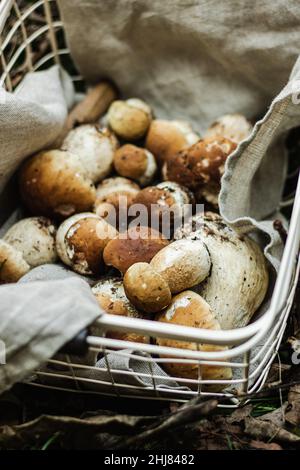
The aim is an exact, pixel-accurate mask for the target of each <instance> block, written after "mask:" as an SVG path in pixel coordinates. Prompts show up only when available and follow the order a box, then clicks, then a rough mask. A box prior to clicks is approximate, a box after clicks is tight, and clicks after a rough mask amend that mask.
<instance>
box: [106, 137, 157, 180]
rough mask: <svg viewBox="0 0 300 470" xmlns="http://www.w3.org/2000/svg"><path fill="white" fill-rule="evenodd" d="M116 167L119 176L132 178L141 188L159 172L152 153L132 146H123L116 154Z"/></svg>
mask: <svg viewBox="0 0 300 470" xmlns="http://www.w3.org/2000/svg"><path fill="white" fill-rule="evenodd" d="M114 167H115V170H116V172H117V173H118V174H119V175H121V176H126V177H127V178H131V179H133V180H135V181H137V182H138V183H139V184H140V185H141V186H146V185H147V184H149V183H150V182H151V181H152V179H153V177H154V175H155V173H156V170H157V165H156V161H155V158H154V156H153V155H152V153H151V152H149V150H146V149H143V148H141V147H136V146H135V145H131V144H126V145H123V146H122V147H120V148H119V149H118V150H117V151H116V152H115V155H114Z"/></svg>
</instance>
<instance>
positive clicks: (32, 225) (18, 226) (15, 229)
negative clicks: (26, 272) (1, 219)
mask: <svg viewBox="0 0 300 470" xmlns="http://www.w3.org/2000/svg"><path fill="white" fill-rule="evenodd" d="M55 236H56V228H55V226H54V225H53V223H52V222H51V220H50V219H47V218H46V217H28V218H26V219H23V220H20V221H19V222H17V223H15V224H14V225H13V226H12V227H10V229H9V230H8V231H7V232H6V234H5V236H4V238H3V240H4V241H6V242H7V243H9V244H10V245H11V246H13V247H14V248H16V249H17V250H18V251H20V252H21V253H22V254H23V258H24V260H25V261H26V262H27V263H28V264H29V266H30V267H31V268H34V267H36V266H40V265H42V264H46V263H55V261H56V259H57V253H56V247H55Z"/></svg>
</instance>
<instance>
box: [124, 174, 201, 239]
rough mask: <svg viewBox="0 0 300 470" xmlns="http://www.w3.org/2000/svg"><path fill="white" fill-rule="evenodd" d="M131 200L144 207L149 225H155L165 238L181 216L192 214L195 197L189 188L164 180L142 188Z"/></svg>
mask: <svg viewBox="0 0 300 470" xmlns="http://www.w3.org/2000/svg"><path fill="white" fill-rule="evenodd" d="M133 202H134V204H137V205H141V206H142V207H143V209H146V214H147V216H148V224H149V225H150V224H151V225H152V226H157V228H159V229H160V230H161V232H162V233H163V234H164V235H165V236H166V238H170V237H171V233H172V231H173V229H174V225H175V226H176V224H174V223H175V222H176V221H179V222H180V223H182V217H183V216H185V215H191V214H192V211H193V207H194V202H195V198H194V195H193V193H192V192H191V191H189V189H187V188H185V187H183V186H181V185H179V184H177V183H174V182H171V181H165V182H163V183H160V184H158V185H156V186H148V187H147V188H144V189H142V190H141V191H140V192H139V193H138V194H137V195H136V197H135V199H134V201H133ZM155 224H156V225H155Z"/></svg>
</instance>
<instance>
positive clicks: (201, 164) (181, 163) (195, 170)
mask: <svg viewBox="0 0 300 470" xmlns="http://www.w3.org/2000/svg"><path fill="white" fill-rule="evenodd" d="M235 148H236V144H235V143H234V142H232V141H231V140H229V139H225V138H223V137H221V138H220V137H219V138H213V139H203V140H199V142H197V143H196V144H195V145H192V146H191V147H189V148H187V149H185V150H182V151H181V152H178V153H177V154H176V156H175V157H174V158H172V161H171V160H169V161H168V162H167V164H166V177H167V178H168V179H169V180H171V181H176V182H177V183H179V184H182V185H184V186H186V187H187V188H189V189H191V190H192V191H194V192H197V196H198V199H200V198H201V197H204V198H205V199H206V200H207V201H208V202H210V203H211V204H213V205H217V204H218V196H219V192H220V188H221V177H222V176H223V174H224V167H225V162H226V159H227V157H228V156H229V155H230V154H231V153H232V152H233V151H234V150H235Z"/></svg>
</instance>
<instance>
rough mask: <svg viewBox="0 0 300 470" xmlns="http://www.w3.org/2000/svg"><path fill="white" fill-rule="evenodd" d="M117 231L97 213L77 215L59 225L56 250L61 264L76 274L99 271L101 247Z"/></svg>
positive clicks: (98, 272)
mask: <svg viewBox="0 0 300 470" xmlns="http://www.w3.org/2000/svg"><path fill="white" fill-rule="evenodd" d="M116 234H117V231H116V229H115V228H114V227H112V226H111V225H109V224H108V223H107V222H106V221H105V220H103V219H101V217H98V216H97V215H96V214H92V213H90V212H87V213H82V214H76V215H74V216H72V217H70V218H69V219H67V220H65V221H64V222H63V223H62V224H61V225H60V227H59V228H58V231H57V236H56V249H57V253H58V255H59V257H60V259H61V260H62V261H63V263H65V264H66V265H67V266H70V267H71V268H72V269H73V270H74V271H75V272H77V273H79V274H85V275H93V274H94V275H96V274H100V273H101V271H102V270H103V250H104V248H105V246H106V245H107V243H108V242H109V240H111V239H112V238H113V237H115V236H116Z"/></svg>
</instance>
